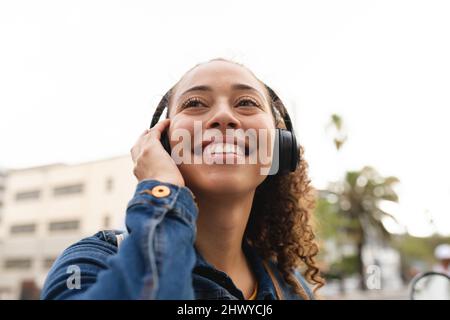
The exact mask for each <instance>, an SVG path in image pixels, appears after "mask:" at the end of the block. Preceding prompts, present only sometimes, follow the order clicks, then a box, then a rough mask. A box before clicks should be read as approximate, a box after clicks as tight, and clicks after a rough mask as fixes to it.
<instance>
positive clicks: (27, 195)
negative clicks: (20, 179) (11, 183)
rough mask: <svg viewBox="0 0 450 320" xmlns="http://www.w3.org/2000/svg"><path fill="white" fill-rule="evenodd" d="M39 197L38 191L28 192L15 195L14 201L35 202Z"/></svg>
mask: <svg viewBox="0 0 450 320" xmlns="http://www.w3.org/2000/svg"><path fill="white" fill-rule="evenodd" d="M40 196H41V191H40V190H30V191H23V192H18V193H16V201H23V200H35V199H39V197H40Z"/></svg>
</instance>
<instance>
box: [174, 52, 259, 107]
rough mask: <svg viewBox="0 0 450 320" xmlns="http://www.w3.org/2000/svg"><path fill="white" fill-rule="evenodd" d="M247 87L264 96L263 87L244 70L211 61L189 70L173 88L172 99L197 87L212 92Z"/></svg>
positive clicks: (240, 67) (235, 65) (226, 63)
mask: <svg viewBox="0 0 450 320" xmlns="http://www.w3.org/2000/svg"><path fill="white" fill-rule="evenodd" d="M236 83H240V84H246V85H249V86H251V87H253V88H255V89H256V90H258V91H259V92H260V93H261V94H262V95H263V96H266V91H265V87H264V85H263V84H262V83H261V82H260V81H259V80H258V79H256V77H255V76H254V75H253V74H252V73H251V72H250V71H249V70H248V69H246V68H244V67H242V66H240V65H238V64H235V63H232V62H227V61H211V62H207V63H204V64H201V65H198V66H196V67H194V68H193V69H191V70H189V71H188V72H187V73H186V74H185V75H184V76H183V78H181V80H180V81H179V82H178V84H177V85H176V87H175V91H174V97H175V99H176V98H177V97H179V95H181V94H182V93H183V92H184V91H186V90H187V89H189V88H191V87H193V86H197V85H207V86H210V87H212V88H213V90H228V89H229V88H230V87H231V86H232V85H233V84H236Z"/></svg>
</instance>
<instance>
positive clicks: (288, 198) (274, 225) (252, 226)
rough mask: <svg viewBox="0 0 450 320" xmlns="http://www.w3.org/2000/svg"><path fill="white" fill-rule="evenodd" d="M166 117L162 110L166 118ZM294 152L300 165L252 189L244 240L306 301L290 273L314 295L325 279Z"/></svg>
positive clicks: (303, 167)
mask: <svg viewBox="0 0 450 320" xmlns="http://www.w3.org/2000/svg"><path fill="white" fill-rule="evenodd" d="M211 61H225V62H230V63H235V64H237V65H239V66H241V67H244V68H246V67H245V66H243V65H242V64H240V63H237V62H234V61H230V60H227V59H223V58H216V59H212V60H209V61H207V62H205V63H208V62H211ZM200 64H201V63H200ZM200 64H197V65H196V66H194V67H193V68H191V69H190V70H192V69H194V68H196V67H197V66H199V65H200ZM190 70H188V71H187V72H189V71H190ZM247 70H248V69H247ZM249 71H250V70H249ZM187 72H186V73H187ZM250 72H251V71H250ZM251 73H252V72H251ZM252 74H253V73H252ZM253 76H254V77H255V78H256V79H257V80H258V81H259V82H261V83H262V85H263V86H264V87H265V89H266V94H267V97H268V98H269V99H268V101H271V110H272V114H273V116H274V119H275V125H276V127H277V128H281V127H284V128H285V125H284V122H283V117H284V115H285V114H286V113H287V110H286V108H285V106H284V104H283V102H282V101H281V99H280V98H279V97H278V96H277V94H276V93H275V92H274V91H273V90H272V89H271V88H270V87H269V86H267V85H266V84H265V83H264V82H262V81H261V80H259V79H258V78H257V77H256V76H255V75H254V74H253ZM177 84H178V82H177V83H176V84H175V85H174V86H173V87H172V88H171V89H170V90H169V91H168V92H167V93H166V94H165V95H164V96H163V97H162V99H161V101H160V102H159V104H158V106H157V107H156V110H155V114H154V116H156V117H158V118H159V117H160V116H161V114H162V113H163V111H164V110H165V109H166V110H168V108H169V105H170V99H171V97H172V95H173V92H174V90H175V88H176V86H177ZM168 113H169V112H168V111H167V113H166V117H168ZM298 152H299V154H300V163H299V165H298V167H297V169H296V170H295V171H294V172H290V173H288V174H284V175H273V176H267V178H266V179H265V180H264V181H263V183H261V184H260V185H259V186H258V187H257V188H256V191H255V196H254V199H253V205H252V209H251V213H250V217H249V221H248V223H247V226H246V229H245V233H244V240H247V241H248V242H249V243H250V244H251V245H252V246H253V248H255V250H256V251H257V253H258V254H259V255H260V257H261V258H262V259H263V260H272V261H273V262H274V263H275V264H276V266H277V268H278V270H279V271H280V273H281V275H282V277H283V278H284V280H285V281H286V282H287V283H288V284H289V285H291V286H292V288H293V289H294V292H295V293H296V294H298V295H299V296H301V297H302V298H304V299H308V295H307V294H306V292H305V291H304V289H303V287H302V286H301V284H300V283H299V282H298V281H297V279H296V277H295V275H294V271H295V270H297V269H301V271H302V273H303V275H304V277H305V279H306V281H308V282H309V283H310V284H312V285H315V287H314V289H313V292H314V293H315V292H316V291H317V290H318V289H319V288H320V287H322V286H323V285H324V284H325V280H324V279H323V278H322V277H321V275H320V270H319V267H318V265H317V263H316V260H315V258H316V256H317V254H318V252H319V247H318V245H317V243H316V241H315V233H314V230H313V226H312V225H313V223H312V212H313V210H314V206H315V191H314V189H313V187H312V186H311V180H310V179H309V177H308V164H307V162H306V161H305V159H304V156H303V155H304V149H303V147H301V146H300V147H299V150H298Z"/></svg>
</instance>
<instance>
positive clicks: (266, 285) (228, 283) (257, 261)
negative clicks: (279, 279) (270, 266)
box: [193, 241, 276, 300]
mask: <svg viewBox="0 0 450 320" xmlns="http://www.w3.org/2000/svg"><path fill="white" fill-rule="evenodd" d="M194 247H195V246H194ZM242 249H243V250H244V254H245V256H246V257H247V259H248V261H249V264H250V266H251V268H252V271H253V272H254V274H255V277H256V279H257V281H258V294H257V297H256V299H258V300H276V294H275V288H274V285H273V283H272V280H271V278H270V276H269V274H268V273H267V271H266V269H265V268H264V265H263V263H262V259H261V258H260V257H259V255H258V254H257V252H256V250H255V249H254V248H253V247H252V246H251V245H250V244H249V243H248V242H247V241H243V244H242ZM195 253H196V257H197V259H196V263H195V267H194V271H193V272H194V273H195V274H197V275H199V276H202V277H206V278H208V279H210V280H213V281H214V282H215V283H216V284H217V286H218V287H216V288H211V290H212V292H211V294H212V295H217V290H219V291H220V286H221V287H223V288H224V289H226V290H227V291H228V292H229V293H230V294H232V295H233V296H234V298H235V299H244V297H243V294H242V292H241V291H240V290H239V289H238V288H237V287H236V286H235V285H234V283H233V281H232V280H231V278H230V277H229V276H228V275H227V274H226V273H225V272H222V271H220V270H217V269H216V268H215V267H214V266H213V265H211V264H210V263H209V262H208V261H206V260H205V259H204V257H203V256H202V254H201V253H200V252H199V251H198V250H197V248H196V247H195Z"/></svg>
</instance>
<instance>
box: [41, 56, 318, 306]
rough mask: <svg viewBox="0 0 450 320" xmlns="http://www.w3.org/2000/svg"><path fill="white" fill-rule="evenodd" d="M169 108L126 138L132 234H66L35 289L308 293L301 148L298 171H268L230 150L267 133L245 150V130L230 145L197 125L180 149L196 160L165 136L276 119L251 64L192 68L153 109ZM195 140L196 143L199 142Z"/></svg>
mask: <svg viewBox="0 0 450 320" xmlns="http://www.w3.org/2000/svg"><path fill="white" fill-rule="evenodd" d="M194 87H195V88H194ZM165 108H167V109H168V111H167V119H165V120H163V121H161V122H159V123H158V124H156V125H155V126H153V127H152V128H151V129H150V130H146V131H145V132H144V133H143V134H142V135H141V136H140V137H139V139H138V140H137V142H136V144H135V145H134V146H133V148H132V149H131V155H132V159H133V161H134V164H135V168H134V174H135V176H136V177H137V179H138V181H139V183H138V185H137V188H136V193H135V195H134V197H133V198H132V199H131V201H130V202H129V203H128V207H127V214H126V226H127V230H128V235H127V236H126V238H125V240H123V241H122V242H121V244H120V249H118V241H117V239H121V238H120V237H117V235H119V233H118V232H111V231H106V232H99V233H98V234H96V235H94V236H92V237H89V238H86V239H83V240H81V241H80V242H78V243H76V244H74V245H72V246H71V247H69V248H68V249H66V250H65V251H64V252H63V254H62V255H61V256H60V257H59V258H58V259H57V261H56V262H55V264H54V265H53V267H52V269H51V270H50V272H49V275H48V277H47V280H46V283H45V285H44V289H43V291H42V298H44V299H311V298H314V294H313V291H311V290H310V289H309V287H308V285H307V282H309V283H310V284H312V285H316V288H315V289H317V288H319V287H320V286H322V285H323V284H324V281H323V279H322V278H321V277H320V275H319V270H318V267H317V265H316V262H315V256H316V255H317V253H318V247H317V245H316V243H315V242H314V233H313V230H312V227H311V222H310V215H311V210H312V207H313V203H314V199H313V195H312V188H311V186H310V181H309V179H308V176H307V164H306V162H305V161H304V160H303V158H302V157H301V160H300V163H299V165H298V166H297V169H296V170H295V172H291V173H288V174H277V175H267V174H261V172H262V171H261V169H262V166H263V164H262V163H260V162H257V163H250V162H248V161H247V162H245V163H244V164H242V163H239V162H238V161H237V160H238V159H241V160H246V159H247V158H249V156H250V153H253V152H256V148H259V147H260V146H262V145H263V144H264V143H263V142H264V141H258V143H257V147H255V148H253V149H252V150H250V147H249V146H248V139H247V140H245V141H239V142H242V143H244V148H245V151H244V150H243V149H239V148H238V147H233V141H234V143H235V146H236V145H237V143H236V140H237V138H236V137H237V136H235V137H233V136H232V137H231V139H236V140H232V142H231V145H232V146H231V147H230V146H227V145H224V144H222V145H220V143H215V142H216V141H215V140H214V139H212V138H211V139H210V140H204V139H203V138H202V136H201V137H200V140H199V141H197V143H200V145H198V144H196V142H195V141H194V142H192V141H189V142H192V150H191V148H189V149H188V151H187V152H186V149H183V151H184V152H185V153H184V152H181V153H180V154H181V155H182V156H192V158H191V160H194V161H191V162H188V161H185V162H181V163H179V162H177V163H175V161H174V159H173V155H174V153H172V157H171V155H169V153H167V152H166V150H165V149H164V147H163V145H162V144H161V136H162V134H165V132H166V131H165V130H166V129H168V136H169V137H171V139H170V142H169V143H170V147H171V148H172V149H173V150H175V148H176V144H177V142H178V141H177V140H176V139H174V133H176V132H177V131H178V132H180V131H182V132H188V133H189V134H190V136H195V134H196V132H195V124H196V123H197V124H199V123H200V127H201V128H200V129H201V130H202V131H203V132H204V133H207V132H211V131H215V132H220V133H222V134H224V135H225V137H226V138H227V139H228V138H230V137H229V136H227V135H228V131H227V130H229V129H235V130H238V129H242V130H243V131H245V130H249V129H253V130H257V131H258V130H259V131H263V130H266V131H270V130H273V129H275V128H276V127H277V128H281V127H284V125H285V124H284V123H283V115H285V113H286V110H285V108H284V106H283V104H282V102H281V101H280V100H279V99H278V97H277V96H276V94H275V93H274V92H273V91H272V90H271V89H270V88H269V87H268V86H266V85H265V84H264V83H263V82H261V81H260V80H258V79H257V78H256V77H255V76H254V75H253V73H251V72H250V71H249V70H248V69H247V68H245V67H243V66H241V65H239V64H237V63H234V62H231V61H227V60H224V59H214V60H211V61H209V62H206V63H202V64H199V65H197V66H195V67H194V68H192V69H191V70H189V71H188V72H187V73H186V74H185V75H184V76H183V77H182V78H181V79H180V80H179V81H178V83H176V84H175V86H174V87H172V88H171V89H170V90H169V92H167V94H166V95H165V96H164V97H163V99H162V100H161V102H160V104H159V105H158V107H157V110H156V112H155V114H156V115H157V116H158V117H159V116H160V115H161V113H162V112H163V110H164V109H165ZM270 137H271V136H270V135H269V138H268V140H267V141H269V145H272V144H271V143H272V141H273V139H272V138H270ZM194 140H195V139H194ZM260 140H263V139H262V138H261V139H260ZM227 141H228V140H227ZM267 141H266V142H267ZM184 142H186V141H184ZM212 142H214V144H213V143H212ZM197 147H200V148H201V147H203V148H204V149H200V150H201V152H200V153H199V152H198V149H196V148H197ZM166 148H167V147H166ZM227 148H228V149H227ZM298 152H299V153H300V155H301V154H302V152H303V150H302V149H301V148H300V150H298ZM205 157H206V158H207V159H206V158H205ZM183 159H186V158H183ZM202 160H209V162H208V161H202ZM219 160H222V162H220V161H219ZM228 160H232V162H226V161H228ZM233 161H234V162H233ZM74 266H75V267H74ZM301 269H304V270H303V271H304V277H303V276H302V274H301V272H300V270H301ZM305 279H306V281H305Z"/></svg>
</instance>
